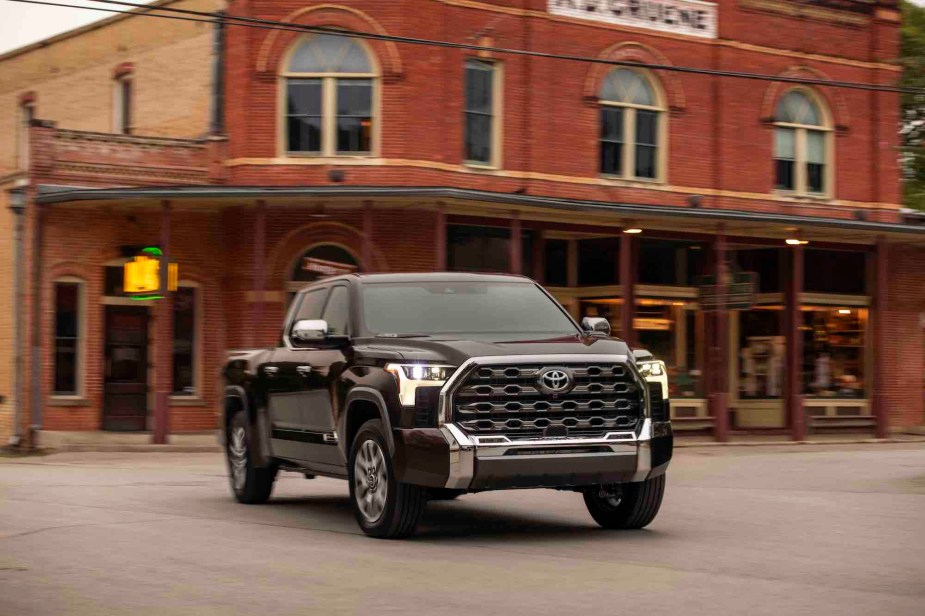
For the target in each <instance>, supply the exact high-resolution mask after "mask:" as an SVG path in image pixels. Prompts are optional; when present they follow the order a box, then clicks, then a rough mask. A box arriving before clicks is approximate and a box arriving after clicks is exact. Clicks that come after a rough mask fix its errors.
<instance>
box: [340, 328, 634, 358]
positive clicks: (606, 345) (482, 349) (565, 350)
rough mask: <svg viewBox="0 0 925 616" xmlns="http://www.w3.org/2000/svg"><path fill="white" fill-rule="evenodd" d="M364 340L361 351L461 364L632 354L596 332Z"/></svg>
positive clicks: (391, 356)
mask: <svg viewBox="0 0 925 616" xmlns="http://www.w3.org/2000/svg"><path fill="white" fill-rule="evenodd" d="M365 342H366V344H362V345H357V347H355V350H356V351H357V352H358V354H360V355H367V356H369V357H377V358H380V359H394V360H400V361H401V360H403V361H412V362H439V363H446V364H450V365H453V366H459V365H460V364H462V363H463V362H465V361H466V360H467V359H469V358H471V357H489V356H492V357H493V356H499V355H514V356H516V355H625V356H627V357H629V358H632V353H630V351H629V347H627V345H626V343H625V342H623V341H622V340H618V339H616V338H602V337H597V336H563V337H557V338H543V339H536V338H532V337H511V336H504V335H503V334H499V335H497V336H495V337H480V338H477V339H450V338H446V337H440V338H437V337H433V338H402V339H395V340H387V339H385V340H384V339H382V338H376V339H369V340H367V341H365ZM630 361H632V359H631V360H630Z"/></svg>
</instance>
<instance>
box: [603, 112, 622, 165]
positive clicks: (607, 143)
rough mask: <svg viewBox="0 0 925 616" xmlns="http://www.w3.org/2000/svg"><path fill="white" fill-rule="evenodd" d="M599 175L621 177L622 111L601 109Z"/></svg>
mask: <svg viewBox="0 0 925 616" xmlns="http://www.w3.org/2000/svg"><path fill="white" fill-rule="evenodd" d="M601 173H607V174H611V175H623V109H620V108H619V107H604V108H602V109H601Z"/></svg>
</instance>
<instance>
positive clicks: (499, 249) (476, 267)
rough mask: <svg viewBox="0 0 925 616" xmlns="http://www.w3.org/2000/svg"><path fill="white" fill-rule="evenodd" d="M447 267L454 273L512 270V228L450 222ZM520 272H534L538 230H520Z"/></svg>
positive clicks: (529, 273) (530, 273) (503, 271)
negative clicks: (453, 223) (534, 251)
mask: <svg viewBox="0 0 925 616" xmlns="http://www.w3.org/2000/svg"><path fill="white" fill-rule="evenodd" d="M446 237H447V267H448V268H449V270H450V271H453V272H487V273H507V272H510V271H511V248H510V242H511V230H510V229H508V228H505V227H481V226H471V225H449V226H448V227H447V233H446ZM520 239H521V252H520V254H521V271H522V272H523V273H524V274H526V275H528V276H530V275H532V274H533V246H534V242H535V241H536V232H535V231H532V230H527V229H525V230H523V231H522V233H521V238H520Z"/></svg>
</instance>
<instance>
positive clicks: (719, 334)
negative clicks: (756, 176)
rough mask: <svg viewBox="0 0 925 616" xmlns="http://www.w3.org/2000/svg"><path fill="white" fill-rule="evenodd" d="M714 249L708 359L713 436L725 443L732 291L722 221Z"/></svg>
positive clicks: (727, 417) (727, 432)
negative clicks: (711, 340) (713, 306)
mask: <svg viewBox="0 0 925 616" xmlns="http://www.w3.org/2000/svg"><path fill="white" fill-rule="evenodd" d="M713 252H714V257H713V264H714V267H715V271H714V275H715V276H716V294H717V299H718V302H717V307H716V312H715V313H714V314H713V325H714V327H713V336H714V345H713V349H712V351H711V352H710V357H709V358H708V361H709V362H710V368H711V369H710V370H709V376H710V381H711V382H712V387H711V391H710V397H709V404H710V413H711V414H712V415H713V436H714V438H715V439H716V440H717V441H719V442H720V443H725V442H726V441H728V440H729V407H728V405H729V378H728V377H729V366H728V361H729V310H728V298H727V297H726V296H727V294H728V291H729V287H728V278H727V277H728V273H729V256H728V249H727V245H726V228H725V225H723V224H720V225H719V227H718V229H717V233H716V242H715V244H714V246H713Z"/></svg>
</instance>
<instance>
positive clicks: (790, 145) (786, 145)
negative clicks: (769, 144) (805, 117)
mask: <svg viewBox="0 0 925 616" xmlns="http://www.w3.org/2000/svg"><path fill="white" fill-rule="evenodd" d="M794 136H795V132H794V130H793V129H792V128H776V129H774V158H785V159H788V160H793V159H794V158H796V145H795V141H794Z"/></svg>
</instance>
